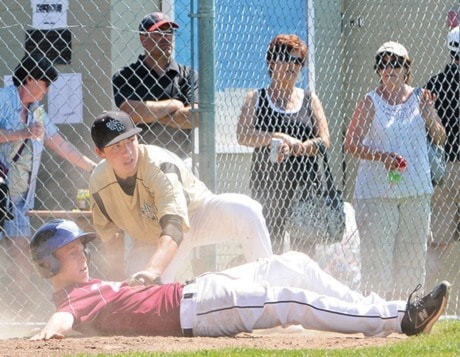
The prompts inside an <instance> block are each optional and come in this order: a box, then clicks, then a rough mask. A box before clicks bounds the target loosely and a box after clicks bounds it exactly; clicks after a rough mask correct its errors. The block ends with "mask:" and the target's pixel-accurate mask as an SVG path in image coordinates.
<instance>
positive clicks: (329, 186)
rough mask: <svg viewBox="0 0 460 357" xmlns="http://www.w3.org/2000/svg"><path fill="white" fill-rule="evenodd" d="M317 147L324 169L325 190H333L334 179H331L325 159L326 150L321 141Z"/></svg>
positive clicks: (329, 169)
mask: <svg viewBox="0 0 460 357" xmlns="http://www.w3.org/2000/svg"><path fill="white" fill-rule="evenodd" d="M317 147H318V154H319V156H322V157H323V160H322V161H323V167H324V176H325V177H326V188H327V190H328V191H331V190H333V189H334V179H333V177H332V172H331V168H330V167H329V162H328V159H327V148H326V146H325V145H324V143H323V142H322V141H321V142H320V143H319V145H318V146H317Z"/></svg>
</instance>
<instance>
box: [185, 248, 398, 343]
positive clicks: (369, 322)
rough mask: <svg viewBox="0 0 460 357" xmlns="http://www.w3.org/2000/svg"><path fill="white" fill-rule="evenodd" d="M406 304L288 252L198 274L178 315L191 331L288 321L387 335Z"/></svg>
mask: <svg viewBox="0 0 460 357" xmlns="http://www.w3.org/2000/svg"><path fill="white" fill-rule="evenodd" d="M405 309H406V302H405V301H388V302H387V301H384V300H383V299H381V298H380V297H378V296H377V295H376V294H371V295H369V296H363V295H362V294H360V293H357V292H355V291H352V290H351V289H349V288H348V287H347V286H345V285H343V284H342V283H340V282H339V281H337V280H336V279H334V278H333V277H331V276H330V275H328V274H327V273H325V272H324V271H323V270H321V269H320V268H319V266H318V265H317V264H316V263H315V262H314V261H313V260H312V259H310V258H309V257H308V256H307V255H305V254H303V253H298V252H288V253H285V254H283V255H279V256H273V257H271V258H266V259H260V260H258V261H257V262H254V263H249V264H245V265H242V266H239V267H235V268H232V269H229V270H225V271H223V272H221V273H207V274H203V275H201V276H199V277H198V278H196V280H195V282H193V283H191V284H188V285H186V286H185V287H184V291H183V296H182V300H181V312H180V317H181V326H182V329H183V330H184V333H185V332H187V334H186V335H193V336H232V335H235V334H238V333H240V332H251V331H252V330H254V329H267V328H273V327H276V326H288V325H302V326H303V327H304V328H306V329H312V330H321V331H331V332H340V333H360V332H361V333H363V334H365V335H366V336H386V335H388V334H390V333H393V332H397V333H401V321H402V318H403V316H404V312H405Z"/></svg>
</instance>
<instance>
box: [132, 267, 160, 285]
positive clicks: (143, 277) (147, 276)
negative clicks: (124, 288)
mask: <svg viewBox="0 0 460 357" xmlns="http://www.w3.org/2000/svg"><path fill="white" fill-rule="evenodd" d="M127 281H128V285H129V286H138V285H146V286H147V285H162V284H163V282H162V281H161V277H160V276H157V275H155V274H152V273H151V272H150V271H148V270H143V271H140V272H137V273H135V274H133V275H132V276H131V277H130V278H129V279H128V280H127Z"/></svg>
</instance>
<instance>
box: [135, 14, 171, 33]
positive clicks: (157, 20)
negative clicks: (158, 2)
mask: <svg viewBox="0 0 460 357" xmlns="http://www.w3.org/2000/svg"><path fill="white" fill-rule="evenodd" d="M164 24H169V25H171V27H174V28H176V29H177V28H179V25H178V24H176V23H175V22H174V21H172V20H171V19H170V18H169V17H168V16H166V15H165V14H163V13H162V12H153V13H151V14H148V15H145V16H144V18H143V19H142V21H141V23H140V24H139V32H151V31H154V30H156V29H157V28H159V27H160V26H163V25H164Z"/></svg>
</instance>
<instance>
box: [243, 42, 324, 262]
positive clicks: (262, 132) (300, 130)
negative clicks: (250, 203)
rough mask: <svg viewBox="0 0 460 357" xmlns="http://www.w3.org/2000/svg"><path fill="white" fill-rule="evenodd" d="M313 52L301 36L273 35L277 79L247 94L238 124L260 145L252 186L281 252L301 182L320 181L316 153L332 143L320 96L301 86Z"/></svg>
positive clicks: (269, 56)
mask: <svg viewBox="0 0 460 357" xmlns="http://www.w3.org/2000/svg"><path fill="white" fill-rule="evenodd" d="M307 55H308V49H307V46H306V44H305V43H304V42H303V41H302V40H301V39H300V38H299V37H298V36H296V35H292V34H281V35H278V36H276V37H275V38H273V39H272V41H271V42H270V44H269V46H268V50H267V53H266V62H267V67H268V75H269V76H270V79H271V82H270V84H269V85H268V87H266V88H260V89H257V90H253V91H250V92H249V93H248V94H247V96H246V100H245V103H244V105H243V108H242V111H241V114H240V118H239V122H238V126H237V137H238V143H239V144H241V145H245V146H250V147H254V148H255V149H254V153H253V156H252V168H251V179H250V187H251V191H252V196H253V198H255V199H256V200H258V201H259V202H260V203H261V204H262V205H263V207H264V213H265V218H266V220H267V226H268V228H269V231H270V235H271V239H272V246H273V251H274V252H275V253H281V252H282V251H283V237H284V224H285V219H286V216H287V214H288V211H289V207H290V204H291V202H292V198H293V195H294V192H295V189H296V187H297V185H310V184H312V183H313V182H315V181H316V180H317V179H318V178H317V170H318V165H317V163H316V160H315V155H316V154H317V153H318V152H319V150H320V148H321V147H325V148H328V147H329V129H328V124H327V120H326V116H325V114H324V111H323V106H322V104H321V102H320V100H319V99H318V97H317V95H316V94H315V93H312V92H310V91H305V90H304V89H302V88H298V87H296V81H297V78H298V76H299V74H300V72H301V71H302V68H303V67H304V66H305V65H306V62H307ZM272 139H279V140H280V141H279V142H280V148H279V152H278V153H279V156H278V155H276V156H277V158H276V160H275V161H276V162H273V161H271V160H270V146H271V143H272ZM278 153H276V154H278ZM291 248H292V247H291ZM300 248H301V247H296V250H300Z"/></svg>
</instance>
